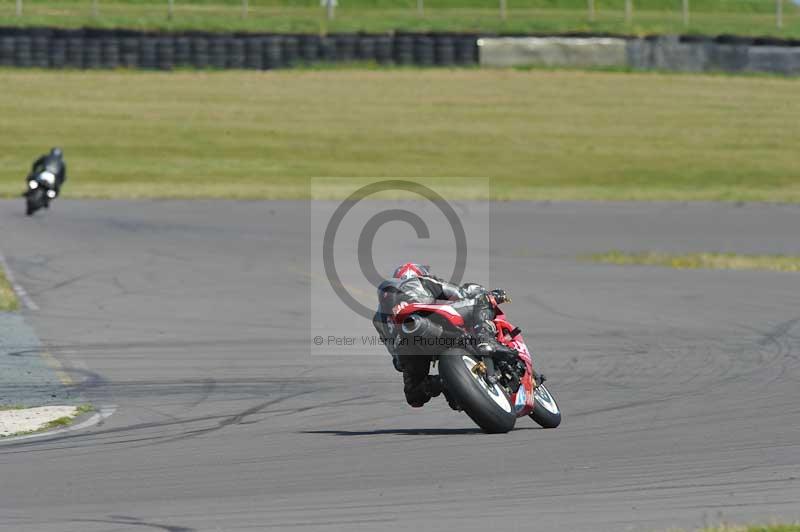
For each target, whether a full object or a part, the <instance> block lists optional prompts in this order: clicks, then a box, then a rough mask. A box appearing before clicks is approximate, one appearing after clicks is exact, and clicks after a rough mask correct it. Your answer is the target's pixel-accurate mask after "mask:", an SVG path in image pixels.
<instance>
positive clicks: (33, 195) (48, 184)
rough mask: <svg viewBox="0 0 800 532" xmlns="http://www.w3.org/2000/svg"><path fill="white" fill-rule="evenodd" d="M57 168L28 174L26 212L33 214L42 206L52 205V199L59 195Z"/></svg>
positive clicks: (25, 193)
mask: <svg viewBox="0 0 800 532" xmlns="http://www.w3.org/2000/svg"><path fill="white" fill-rule="evenodd" d="M54 170H56V169H55V168H53V169H51V168H45V169H44V170H42V171H40V172H38V173H36V174H31V175H30V176H28V189H27V190H26V191H25V192H24V194H23V195H24V196H25V202H26V204H25V214H27V215H28V216H31V215H32V214H33V213H35V212H36V211H38V210H39V209H41V208H43V207H44V208H45V209H47V208H48V207H50V201H51V200H53V199H55V197H56V196H57V195H58V192H57V191H56V171H54Z"/></svg>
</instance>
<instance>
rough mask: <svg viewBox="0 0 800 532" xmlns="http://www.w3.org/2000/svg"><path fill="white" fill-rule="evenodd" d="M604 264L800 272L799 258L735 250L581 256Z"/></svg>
mask: <svg viewBox="0 0 800 532" xmlns="http://www.w3.org/2000/svg"><path fill="white" fill-rule="evenodd" d="M582 258H583V259H584V260H588V261H591V262H599V263H603V264H620V265H631V264H634V265H644V266H664V267H667V268H675V269H678V270H693V269H710V270H768V271H778V272H800V257H792V256H785V255H737V254H734V253H689V254H683V255H676V254H670V253H658V252H652V251H649V252H645V253H623V252H621V251H610V252H608V253H595V254H593V255H588V256H586V257H582Z"/></svg>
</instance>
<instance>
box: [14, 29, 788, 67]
mask: <svg viewBox="0 0 800 532" xmlns="http://www.w3.org/2000/svg"><path fill="white" fill-rule="evenodd" d="M352 61H371V62H376V63H378V64H381V65H390V64H396V65H417V66H431V67H433V66H442V67H448V66H455V65H461V66H464V65H474V64H480V65H482V66H492V67H508V66H521V65H530V66H548V67H573V68H583V67H619V68H632V69H639V70H674V71H685V72H708V71H724V72H774V73H780V74H788V75H798V74H800V41H798V40H786V39H778V38H774V37H739V36H732V35H720V36H718V37H714V38H711V37H703V36H688V35H687V36H656V37H646V38H625V37H614V36H595V37H591V36H587V37H584V36H578V37H576V36H552V37H491V36H487V37H479V36H477V35H474V34H450V33H397V34H361V33H352V34H344V33H343V34H332V35H328V36H322V37H321V36H318V35H292V34H254V33H251V34H219V33H200V32H186V33H178V32H175V33H169V32H162V33H147V32H136V31H125V30H97V29H80V30H64V29H57V28H4V27H0V67H12V66H16V67H23V68H32V67H36V68H77V69H84V68H85V69H113V68H131V69H133V68H138V69H152V70H156V69H160V70H172V69H174V68H197V69H205V68H215V69H251V70H270V69H276V68H291V67H294V66H298V65H309V64H314V63H320V62H326V63H335V62H352Z"/></svg>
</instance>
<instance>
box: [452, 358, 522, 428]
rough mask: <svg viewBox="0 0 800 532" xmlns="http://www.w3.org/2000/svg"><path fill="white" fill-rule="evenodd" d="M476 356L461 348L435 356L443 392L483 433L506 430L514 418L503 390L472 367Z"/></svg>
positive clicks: (514, 420) (512, 423) (475, 362)
mask: <svg viewBox="0 0 800 532" xmlns="http://www.w3.org/2000/svg"><path fill="white" fill-rule="evenodd" d="M477 363H478V359H477V358H476V357H474V356H473V355H471V354H469V353H468V352H467V351H464V350H463V349H450V350H448V351H446V352H445V353H444V354H442V355H441V356H440V357H439V375H441V376H442V379H443V380H444V383H445V387H446V388H447V393H448V394H449V395H450V396H452V398H453V399H454V400H455V401H456V402H457V403H458V404H459V405H460V406H461V407H462V408H463V409H464V412H466V413H467V415H468V416H469V417H470V418H472V421H474V422H475V423H476V424H477V425H478V426H479V427H480V428H481V429H483V431H484V432H488V433H490V434H495V433H504V432H508V431H510V430H511V429H513V428H514V424H515V423H516V421H517V416H516V413H515V412H514V407H513V405H512V404H511V401H510V400H509V398H508V395H507V394H506V392H505V390H503V388H501V387H500V386H498V385H496V384H494V385H491V386H490V385H489V384H487V383H486V381H484V379H483V377H482V376H480V375H478V374H476V373H475V372H474V371H473V368H474V367H475V365H476V364H477Z"/></svg>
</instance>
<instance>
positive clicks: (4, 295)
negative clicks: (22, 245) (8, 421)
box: [0, 267, 19, 410]
mask: <svg viewBox="0 0 800 532" xmlns="http://www.w3.org/2000/svg"><path fill="white" fill-rule="evenodd" d="M17 308H19V302H18V301H17V295H16V294H15V293H14V290H13V289H12V288H11V285H10V284H9V282H8V279H6V275H5V272H3V268H2V267H0V312H9V311H12V310H17ZM2 409H3V407H2V406H0V410H2Z"/></svg>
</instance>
